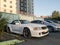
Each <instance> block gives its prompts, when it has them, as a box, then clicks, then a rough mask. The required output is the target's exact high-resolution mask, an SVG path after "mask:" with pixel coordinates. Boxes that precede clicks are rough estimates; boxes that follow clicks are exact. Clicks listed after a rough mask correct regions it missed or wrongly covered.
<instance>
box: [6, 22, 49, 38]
mask: <svg viewBox="0 0 60 45" xmlns="http://www.w3.org/2000/svg"><path fill="white" fill-rule="evenodd" d="M7 26H8V27H9V28H10V31H11V32H14V33H18V34H23V30H24V27H27V28H29V30H30V32H31V36H32V37H42V36H46V35H48V34H49V32H48V28H46V29H45V30H43V29H41V30H33V28H34V27H40V28H41V27H47V26H46V25H42V24H33V23H28V24H20V23H19V24H15V25H14V24H7ZM42 32H47V33H46V34H42ZM39 33H41V35H39Z"/></svg>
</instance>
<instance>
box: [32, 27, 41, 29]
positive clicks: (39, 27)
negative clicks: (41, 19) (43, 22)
mask: <svg viewBox="0 0 60 45" xmlns="http://www.w3.org/2000/svg"><path fill="white" fill-rule="evenodd" d="M40 29H41V28H40V27H34V28H33V30H40Z"/></svg>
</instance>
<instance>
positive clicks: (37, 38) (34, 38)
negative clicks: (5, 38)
mask: <svg viewBox="0 0 60 45" xmlns="http://www.w3.org/2000/svg"><path fill="white" fill-rule="evenodd" d="M10 34H13V35H16V36H17V38H18V39H23V40H25V41H27V40H42V39H45V38H48V37H50V36H51V35H53V34H60V32H59V31H55V32H49V35H47V36H44V37H31V38H30V39H26V38H24V37H23V35H20V34H16V33H10Z"/></svg>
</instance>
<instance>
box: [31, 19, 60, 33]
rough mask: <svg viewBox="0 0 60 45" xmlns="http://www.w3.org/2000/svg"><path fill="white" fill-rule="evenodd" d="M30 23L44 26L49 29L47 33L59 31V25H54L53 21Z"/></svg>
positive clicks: (34, 21)
mask: <svg viewBox="0 0 60 45" xmlns="http://www.w3.org/2000/svg"><path fill="white" fill-rule="evenodd" d="M31 23H37V24H44V25H46V26H47V27H48V28H49V31H50V32H51V31H52V32H54V31H60V25H58V24H56V23H54V22H53V21H49V20H48V21H43V20H33V21H31Z"/></svg>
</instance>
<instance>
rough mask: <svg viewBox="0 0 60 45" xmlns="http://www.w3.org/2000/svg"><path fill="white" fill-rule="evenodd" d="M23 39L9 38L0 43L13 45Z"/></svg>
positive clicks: (0, 44)
mask: <svg viewBox="0 0 60 45" xmlns="http://www.w3.org/2000/svg"><path fill="white" fill-rule="evenodd" d="M23 41H24V40H21V41H20V40H17V39H14V40H9V41H4V42H0V45H14V44H17V43H21V42H23Z"/></svg>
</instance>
